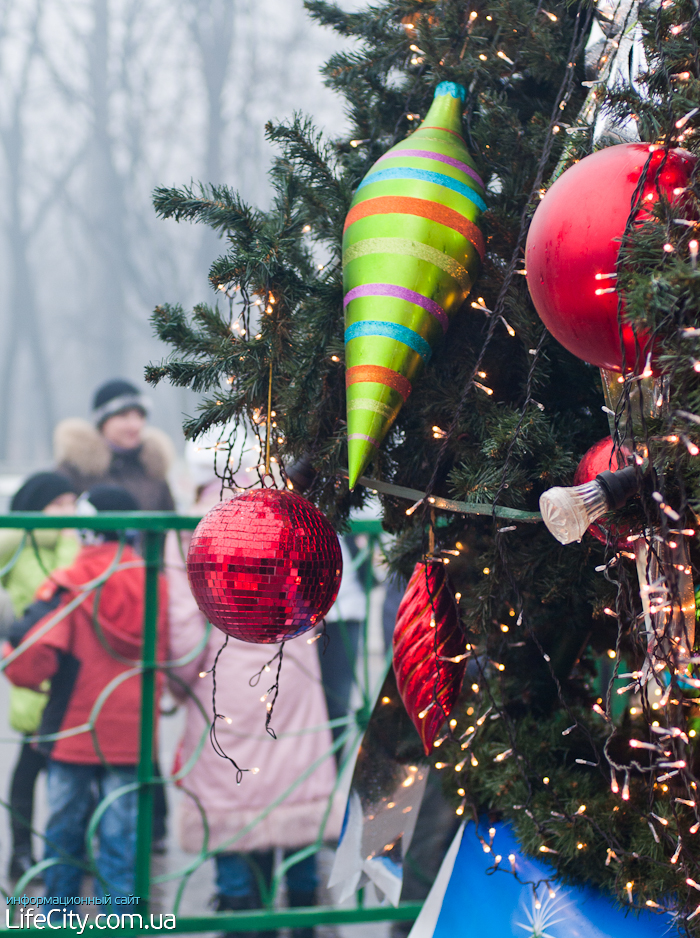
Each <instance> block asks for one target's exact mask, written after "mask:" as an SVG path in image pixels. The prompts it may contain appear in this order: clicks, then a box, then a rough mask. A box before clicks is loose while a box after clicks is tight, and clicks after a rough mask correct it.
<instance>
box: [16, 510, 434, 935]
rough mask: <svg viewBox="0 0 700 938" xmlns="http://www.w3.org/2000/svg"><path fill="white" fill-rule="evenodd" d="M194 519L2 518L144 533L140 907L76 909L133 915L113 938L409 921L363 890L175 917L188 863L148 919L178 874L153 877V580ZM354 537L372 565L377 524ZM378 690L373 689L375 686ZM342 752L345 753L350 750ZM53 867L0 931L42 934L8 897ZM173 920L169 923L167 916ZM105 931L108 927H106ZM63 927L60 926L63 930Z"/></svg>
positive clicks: (361, 675)
mask: <svg viewBox="0 0 700 938" xmlns="http://www.w3.org/2000/svg"><path fill="white" fill-rule="evenodd" d="M198 521H199V518H197V517H194V516H191V515H178V514H174V513H170V512H104V513H100V514H98V515H93V516H82V515H81V516H75V515H65V516H59V515H45V514H43V513H36V512H22V513H20V512H14V513H11V514H7V515H0V529H5V528H12V529H20V530H22V529H23V530H24V531H25V532H31V531H34V530H40V529H76V528H79V529H81V530H91V531H118V532H127V531H139V532H141V535H140V552H141V554H142V556H143V560H144V565H145V595H144V622H143V644H142V649H143V651H142V656H143V657H142V660H141V661H139V662H137V664H136V665H135V670H136V672H137V673H140V676H141V715H140V741H139V761H138V765H137V774H136V779H137V782H136V787H137V791H138V820H137V851H136V868H135V889H134V895H136V896H140V897H141V899H140V902H139V904H138V907H133V908H131V907H130V908H129V909H128V910H126V909H124V910H121V909H120V908H119V907H116V906H113V907H109V906H108V907H106V908H104V907H103V908H102V909H99V908H94V907H90V906H88V907H85V906H83V907H82V908H81V911H82V912H83V913H84V912H86V911H92V912H93V914H94V913H99V912H102V911H104V912H106V913H111V914H112V915H115V914H119V915H120V916H121V912H122V911H123V912H126V913H127V918H128V917H129V916H130V915H132V914H133V915H134V919H132V920H131V921H132V922H133V923H135V925H134V926H132V925H123V924H120V925H119V926H118V927H114V928H112V927H110V926H107V928H106V929H105V930H107V929H108V930H109V933H110V934H111V935H115V936H129V935H137V934H142V933H143V929H148V930H149V934H152V933H153V932H154V931H156V932H158V933H160V932H161V931H163V932H165V931H167V932H172V931H175V932H179V933H197V932H207V931H219V930H224V931H228V932H239V931H253V932H257V931H265V930H269V929H276V928H287V927H293V928H298V927H308V926H316V925H318V926H321V925H341V924H360V923H370V922H389V921H412V920H414V919H415V918H416V917H417V915H418V913H419V911H420V908H421V903H417V902H407V903H402V904H401V905H399V907H398V908H393V907H390V906H373V907H368V906H365V905H364V895H363V891H362V890H361V891H360V893H359V895H358V902H357V905H356V906H355V907H352V908H346V907H334V906H315V907H309V908H294V909H282V908H274V907H272V905H270V907H267V908H264V909H262V910H256V911H246V912H220V913H211V914H206V915H194V916H193V915H183V916H180V915H178V914H177V912H178V908H177V906H179V898H180V897H181V894H182V891H183V888H184V884H185V883H186V881H187V878H188V876H189V875H190V873H191V872H192V869H193V868H194V867H193V865H192V864H188V866H187V867H186V868H185V869H184V870H182V871H179V875H181V877H182V882H183V885H182V886H181V888H180V890H179V893H178V897H179V898H178V900H177V902H176V908H175V909H174V910H173V911H172V914H171V913H170V912H167V913H166V912H165V911H164V912H163V913H156V914H154V915H153V918H151V895H152V884H153V883H154V882H155V881H157V880H158V879H160V880H161V881H162V880H163V879H165V878H167V879H173V878H175V876H177V875H178V874H174V875H173V874H168V876H167V877H156V878H153V877H152V872H151V853H152V818H153V791H154V785H156V784H164V780H163V779H156V778H154V775H153V765H154V751H153V745H154V735H155V734H154V730H155V726H156V719H157V715H156V707H157V703H156V673H157V671H158V670H159V668H161V669H162V667H163V665H162V664H159V662H158V661H157V654H156V643H157V623H158V580H159V574H160V571H161V569H162V566H163V543H164V538H165V535H166V533H167V532H168V531H178V532H180V531H191V530H193V529H194V528H195V527H196V525H197V523H198ZM351 531H352V534H353V535H364V536H365V537H366V538H367V552H366V556H367V557H368V558H369V560H370V561H371V560H372V558H373V557H374V555H375V551H376V549H377V546H378V542H379V536H380V534H381V531H382V528H381V523H380V522H379V521H376V520H373V519H369V520H358V521H355V522H353V523H352V525H351ZM31 541H32V539H31V537H29V536H25V539H24V541H23V543H24V544H26V543H31ZM18 554H19V551H18ZM10 566H11V564H8V565H6V568H4V569H3V570H1V571H0V574H4V573H6V572H7V569H8V568H9V567H10ZM373 585H374V584H373V581H372V578H371V575H369V576H367V577H365V583H364V589H365V593H366V597H367V603H366V610H367V611H366V619H365V623H364V636H365V638H364V642H363V646H362V648H363V654H364V656H365V661H364V662H362V663H361V666H359V667H358V668H357V674H358V681H359V680H362V681H363V683H364V686H363V687H362V689H361V698H362V702H361V705H360V706H359V708H358V716H359V715H360V713H363V714H364V715H365V716H366V714H367V713H368V712H369V711H370V709H371V706H372V702H373V701H372V695H373V693H374V691H373V689H372V688H371V687H370V686H369V676H368V675H369V667H368V664H367V655H368V648H367V626H368V621H367V618H368V616H369V605H370V604H369V593H370V591H371V589H372V587H373ZM20 649H21V646H20ZM6 663H7V659H6V661H5V662H3V664H0V668H3V667H4V665H5V664H6ZM376 689H377V690H378V687H377V688H376ZM336 722H337V721H336ZM354 722H355V721H354V720H352V719H350V720H349V721H348V727H347V737H346V738H350V737H351V736H352V738H353V739H354V740H355V741H358V740H359V738H360V736H361V733H362V729H361V726H360V725H353V723H354ZM362 723H363V719H362V718H360V719H358V720H357V724H362ZM351 731H352V732H351ZM336 748H337V747H336ZM347 748H348V749H349V748H351V747H347ZM329 757H330V758H333V754H332V751H331V753H329ZM167 781H168V779H165V782H167ZM99 810H100V806H99V805H98V806H97V808H96V814H97V813H99ZM95 826H96V822H95V815H93V823H91V825H90V830H91V831H92V830H94V827H95ZM213 852H214V851H212V852H210V853H207V854H206V855H204V854H202V856H201V857H200V860H201V862H205V861H206V860H207V859H209V858H210V857H211V855H212V854H213ZM50 862H51V861H43V862H40V863H39V864H37V866H36V867H34V868H33V870H32V871H29V872H28V873H27V874H26V875H25V876H24V877H22V879H20V880H19V881H18V882H17V884H16V886H15V888H14V891H13V893H8V892H6V891H5V890H3V893H4V895H5V897H6V899H7V901H8V905H7V911H6V915H5V916H3V917H2V919H1V920H0V932H9V930H10V929H12V930H14V929H17V928H19V927H22V928H23V929H24V930H31V931H44V930H45V928H46V926H45V925H39V926H38V927H37V926H34V925H33V924H31V925H30V924H29V922H26V921H25V917H24V912H25V908H26V907H23V906H21V905H17V904H15V903H12V901H11V899H12V896H14V897H21V896H22V895H23V894H25V893H26V889H27V886H28V884H29V883H30V882H31V880H32V877H33V876H34V875H35V874H37V873H40V872H41V869H42V867H45V866H46V865H48V864H49V863H50ZM270 901H271V902H273V901H274V896H272V897H271V900H270ZM35 911H36V912H39V913H41V908H40V907H39V908H38V909H37V908H36V907H35ZM160 914H163V915H166V916H170V919H168V920H167V924H166V925H165V926H163V927H160V928H159V927H158V923H159V922H160V923H161V925H162V922H163V919H159V915H160ZM138 915H140V916H141V918H140V919H139V918H137V916H138ZM173 915H174V920H173V918H172V916H173ZM54 921H57V919H56V917H54ZM104 921H105V919H103V920H102V922H103V923H104ZM139 923H141V924H139ZM52 927H53V928H55V927H56V926H55V925H53V926H52ZM87 927H88V928H90V929H93V924H92V923H90V924H89V925H88V926H87ZM94 927H96V928H99V927H100V925H99V924H95V926H94ZM102 927H103V928H105V926H104V924H103V925H102ZM61 928H63V926H62V925H61ZM66 930H78V929H77V928H74V929H70V927H69V926H66Z"/></svg>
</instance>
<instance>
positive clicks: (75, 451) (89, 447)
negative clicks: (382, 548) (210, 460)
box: [53, 417, 175, 480]
mask: <svg viewBox="0 0 700 938" xmlns="http://www.w3.org/2000/svg"><path fill="white" fill-rule="evenodd" d="M53 451H54V460H55V463H56V465H57V466H62V465H68V466H70V467H71V468H72V469H73V470H75V471H77V472H79V473H80V474H81V475H83V476H94V477H96V478H100V477H102V476H104V475H106V474H107V472H108V470H109V466H110V462H111V460H112V451H111V450H110V448H109V446H108V445H107V442H106V440H105V439H104V437H103V436H102V434H101V433H100V432H99V431H98V430H97V429H95V427H93V426H92V424H91V423H88V421H87V420H83V419H81V418H80V417H69V418H68V419H67V420H62V421H61V422H60V423H59V424H58V425H57V426H56V429H55V430H54V435H53ZM174 458H175V448H174V446H173V443H172V440H171V439H170V437H169V436H168V435H167V433H164V432H163V431H162V430H158V429H156V427H146V428H145V430H144V433H143V446H142V448H141V454H140V462H141V465H142V466H143V468H144V471H145V473H146V475H147V476H149V477H150V478H151V479H159V480H164V479H165V478H166V477H167V475H168V470H169V469H170V466H171V465H172V462H173V459H174Z"/></svg>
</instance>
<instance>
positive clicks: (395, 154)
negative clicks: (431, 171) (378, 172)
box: [375, 150, 486, 189]
mask: <svg viewBox="0 0 700 938" xmlns="http://www.w3.org/2000/svg"><path fill="white" fill-rule="evenodd" d="M405 156H410V157H415V158H416V159H420V160H437V161H438V162H439V163H447V164H448V165H449V166H454V168H455V169H460V170H461V171H462V172H463V173H466V174H467V176H471V178H472V179H473V180H474V182H476V183H477V184H478V185H479V186H481V188H482V189H485V188H486V186H485V185H484V183H483V180H482V178H481V176H480V175H479V174H478V173H477V172H476V170H474V169H472V168H471V166H468V165H467V164H466V163H463V162H462V161H461V160H456V159H455V158H454V157H453V156H445V154H444V153H435V152H434V151H433V150H390V151H389V152H388V153H385V154H384V156H380V157H379V159H378V160H377V163H381V162H383V161H384V160H398V159H401V158H403V157H405ZM375 165H376V164H375Z"/></svg>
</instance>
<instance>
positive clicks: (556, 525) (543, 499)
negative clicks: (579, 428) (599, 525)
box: [540, 466, 640, 544]
mask: <svg viewBox="0 0 700 938" xmlns="http://www.w3.org/2000/svg"><path fill="white" fill-rule="evenodd" d="M639 483H640V480H639V478H638V475H637V470H636V468H635V467H634V466H628V467H627V468H626V469H620V470H619V471H618V472H601V473H600V474H599V475H597V476H596V477H595V479H593V481H592V482H586V483H585V484H584V485H573V486H569V487H567V488H564V487H561V486H556V487H555V488H552V489H548V490H547V491H546V492H543V493H542V495H541V496H540V511H541V512H542V520H543V521H544V523H545V524H546V526H547V529H548V530H549V532H550V534H553V535H554V537H556V539H557V540H558V541H559V542H560V543H562V544H572V543H573V542H574V541H580V540H581V538H582V537H583V535H584V533H585V531H586V529H587V528H588V527H589V526H590V525H591V524H593V522H594V521H596V520H597V519H598V518H600V516H601V515H604V514H605V513H606V512H607V511H611V510H612V509H614V508H622V506H623V505H624V504H625V503H626V502H627V500H628V499H629V498H631V497H632V495H635V494H636V493H637V492H638V491H639Z"/></svg>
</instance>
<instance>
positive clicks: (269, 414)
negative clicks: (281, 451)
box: [265, 359, 272, 476]
mask: <svg viewBox="0 0 700 938" xmlns="http://www.w3.org/2000/svg"><path fill="white" fill-rule="evenodd" d="M271 423H272V359H270V378H269V380H268V383H267V423H266V425H265V426H266V428H267V432H266V434H265V475H266V476H269V475H270V429H271Z"/></svg>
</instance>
